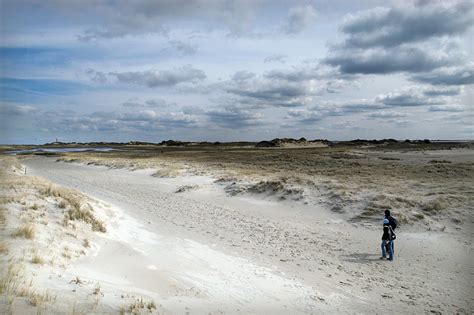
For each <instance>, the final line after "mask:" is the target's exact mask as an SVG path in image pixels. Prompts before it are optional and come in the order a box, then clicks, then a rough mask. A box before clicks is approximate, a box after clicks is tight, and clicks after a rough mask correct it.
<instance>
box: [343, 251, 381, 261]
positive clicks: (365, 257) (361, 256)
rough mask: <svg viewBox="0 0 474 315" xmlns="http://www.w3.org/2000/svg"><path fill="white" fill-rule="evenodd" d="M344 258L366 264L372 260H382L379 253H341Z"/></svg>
mask: <svg viewBox="0 0 474 315" xmlns="http://www.w3.org/2000/svg"><path fill="white" fill-rule="evenodd" d="M341 258H342V260H344V261H348V262H352V263H359V264H366V263H371V262H378V261H381V260H380V255H379V254H374V253H370V254H368V253H352V254H349V255H341Z"/></svg>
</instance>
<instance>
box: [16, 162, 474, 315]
mask: <svg viewBox="0 0 474 315" xmlns="http://www.w3.org/2000/svg"><path fill="white" fill-rule="evenodd" d="M24 163H25V164H26V165H27V166H28V170H29V172H30V173H32V174H34V175H37V176H43V177H45V178H48V179H49V180H51V181H53V182H56V183H58V184H60V185H63V186H66V187H71V188H75V189H78V190H80V191H82V192H84V193H85V194H87V195H89V196H91V197H92V198H95V199H96V200H99V201H100V203H98V204H96V206H97V207H102V208H103V211H99V213H102V215H103V218H104V219H107V220H108V221H107V228H108V232H107V233H105V234H104V235H103V236H102V237H100V238H99V240H98V241H97V242H96V244H95V246H96V247H95V251H94V253H92V254H90V255H88V256H85V258H81V259H78V260H76V261H75V262H74V263H73V264H72V265H71V266H69V267H68V268H67V269H66V270H65V271H64V273H65V274H67V276H64V277H66V278H67V279H69V278H73V277H74V276H78V275H80V277H81V279H82V278H84V279H88V280H89V281H90V282H91V283H100V285H101V287H102V291H103V292H104V296H103V297H102V300H101V303H104V304H106V305H109V306H110V309H111V310H114V309H117V306H118V305H120V304H119V301H120V299H121V295H123V294H128V293H127V292H133V293H134V294H137V295H141V296H145V297H149V298H151V299H153V300H154V301H155V302H156V303H157V304H160V306H159V310H163V311H166V312H171V313H184V312H190V313H209V312H211V313H219V312H224V313H248V312H251V313H260V314H261V313H291V314H293V313H311V312H315V313H321V312H324V313H326V312H330V313H340V312H343V313H357V312H378V313H381V312H389V313H420V312H430V311H432V312H442V313H445V312H449V313H453V312H466V313H470V312H472V311H473V305H474V300H473V294H472V292H473V288H474V286H473V281H472V280H473V275H474V268H473V264H472V254H471V253H472V243H471V240H466V239H462V238H461V237H460V236H459V234H457V233H456V231H455V230H452V231H451V230H449V229H448V230H447V231H445V232H423V233H421V232H420V233H419V232H417V231H415V230H410V229H407V228H402V229H400V230H399V231H398V234H397V235H398V239H397V241H396V244H395V250H396V256H395V261H393V262H387V261H379V259H378V257H379V256H380V253H379V243H380V236H381V229H380V227H379V226H371V225H368V224H366V225H360V224H351V223H347V222H346V221H345V220H342V217H339V216H337V215H336V214H334V213H331V212H329V211H327V210H325V209H322V208H318V207H315V206H314V205H313V206H305V205H301V204H298V203H292V202H277V201H276V200H271V199H269V200H261V199H256V198H251V197H238V198H237V197H228V196H227V195H226V194H225V193H224V192H223V191H222V190H221V189H220V187H219V186H218V185H216V184H213V179H212V178H210V177H205V176H202V177H178V178H170V179H166V178H156V177H152V176H149V175H150V174H151V173H152V171H135V172H130V171H126V170H109V169H107V168H105V167H97V166H85V165H80V164H69V163H56V162H54V159H49V158H34V159H31V160H27V161H24ZM183 185H199V188H198V189H194V190H193V189H191V190H189V191H185V192H183V193H174V192H175V191H176V190H177V189H178V188H179V187H181V186H183ZM104 205H105V206H104ZM381 216H382V214H381ZM69 286H74V284H70V285H69Z"/></svg>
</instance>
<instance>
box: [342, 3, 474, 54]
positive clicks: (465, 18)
mask: <svg viewBox="0 0 474 315" xmlns="http://www.w3.org/2000/svg"><path fill="white" fill-rule="evenodd" d="M473 14H474V11H473V4H472V2H470V1H463V2H458V3H456V2H445V4H444V5H429V4H426V5H423V6H415V7H413V8H411V7H394V8H376V9H371V10H368V11H364V12H362V13H359V14H356V15H354V16H351V17H350V18H349V19H348V20H347V21H346V22H345V24H344V25H343V26H342V31H343V32H344V34H346V36H347V38H346V41H345V42H344V46H346V47H358V48H368V47H374V46H381V47H394V46H398V45H401V44H406V43H411V42H419V41H424V40H426V39H430V38H433V37H440V36H446V35H458V34H460V33H463V32H465V31H466V30H467V29H468V28H469V27H470V26H472V25H473V22H474V19H473V18H472V17H473Z"/></svg>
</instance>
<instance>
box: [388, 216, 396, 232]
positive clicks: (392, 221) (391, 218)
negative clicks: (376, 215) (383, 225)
mask: <svg viewBox="0 0 474 315" xmlns="http://www.w3.org/2000/svg"><path fill="white" fill-rule="evenodd" d="M388 222H389V224H390V226H391V227H392V229H393V230H394V231H395V229H396V228H397V224H398V222H397V219H395V218H394V217H390V218H388Z"/></svg>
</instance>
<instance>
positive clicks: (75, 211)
mask: <svg viewBox="0 0 474 315" xmlns="http://www.w3.org/2000/svg"><path fill="white" fill-rule="evenodd" d="M64 218H65V220H66V222H67V221H69V220H79V221H84V222H86V223H89V224H90V225H91V227H92V230H93V231H98V232H102V233H105V232H106V231H107V229H106V228H105V224H104V222H102V221H100V220H99V219H97V218H96V217H95V216H94V214H93V213H92V210H91V208H90V206H89V205H86V206H84V207H81V206H78V207H76V206H74V207H72V208H70V209H69V210H68V211H67V212H66V215H65V216H64Z"/></svg>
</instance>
